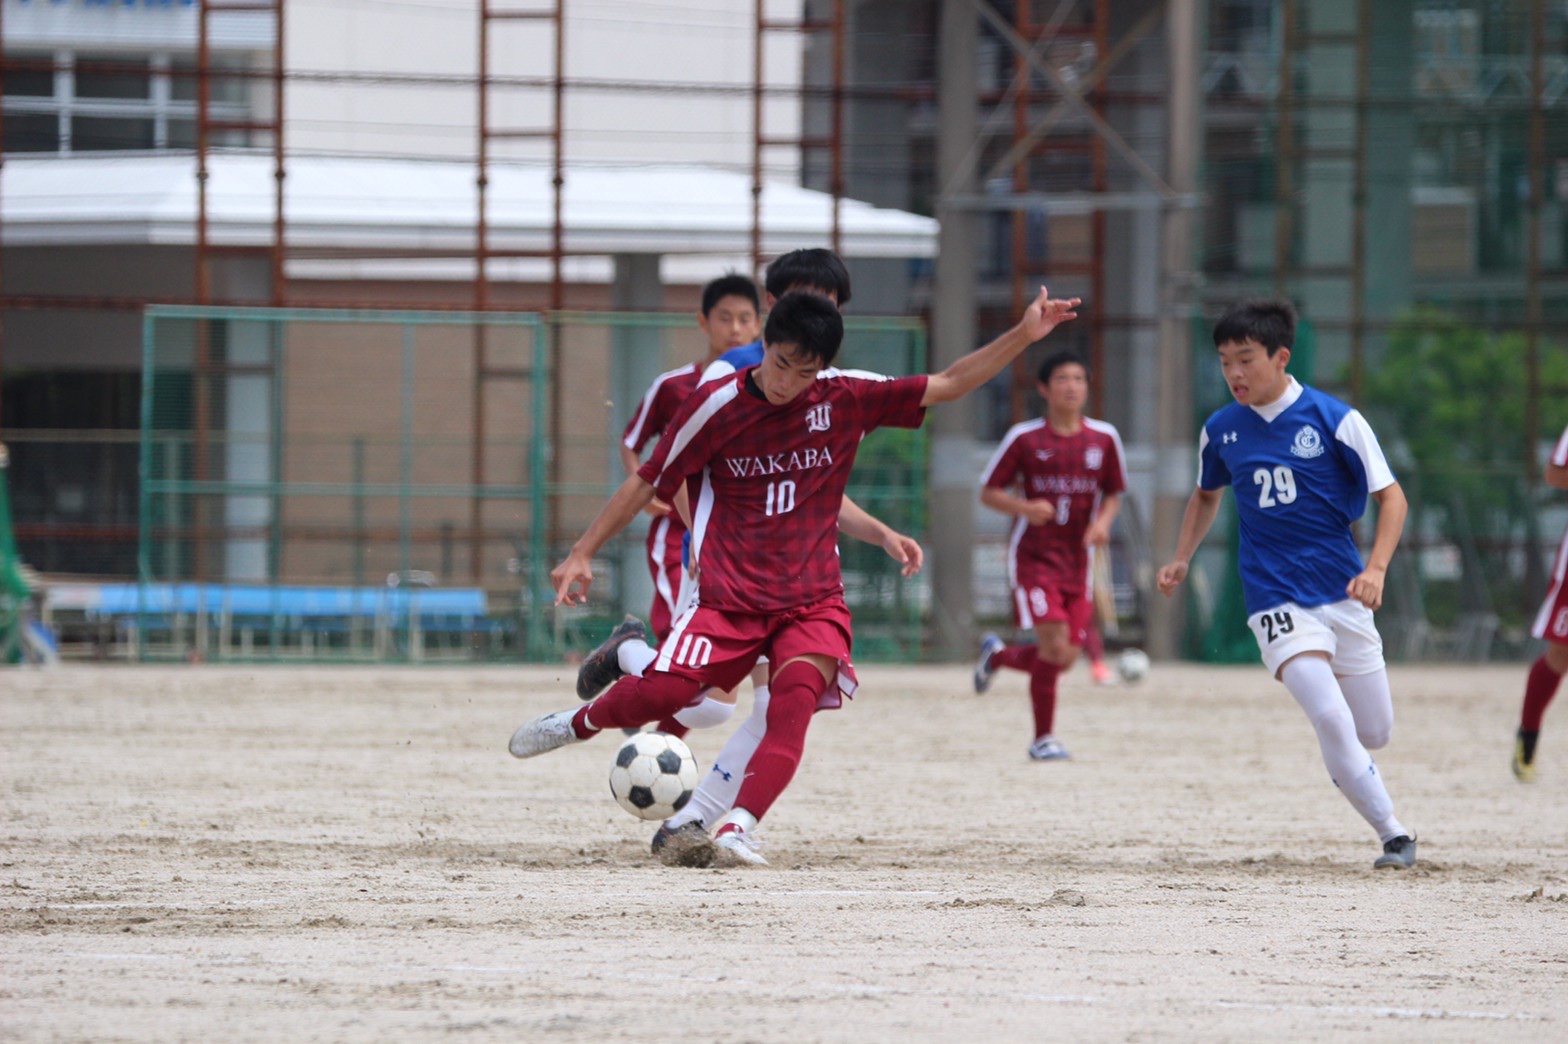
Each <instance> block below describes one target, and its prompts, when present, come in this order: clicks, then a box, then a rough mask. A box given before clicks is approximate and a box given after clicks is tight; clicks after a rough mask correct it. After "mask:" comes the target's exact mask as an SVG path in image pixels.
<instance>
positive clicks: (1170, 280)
mask: <svg viewBox="0 0 1568 1044" xmlns="http://www.w3.org/2000/svg"><path fill="white" fill-rule="evenodd" d="M1165 33H1166V46H1167V54H1168V56H1169V62H1170V79H1169V84H1170V88H1169V89H1170V100H1169V104H1168V106H1167V112H1168V114H1169V122H1168V130H1167V134H1168V138H1167V141H1168V145H1167V152H1166V181H1167V183H1168V184H1169V185H1170V187H1171V188H1172V189H1173V190H1175V191H1176V192H1177V193H1181V194H1183V195H1185V194H1188V193H1191V192H1193V191H1194V190H1195V189H1196V187H1197V178H1198V167H1199V163H1200V159H1201V156H1202V152H1203V119H1202V113H1201V110H1200V104H1199V103H1200V101H1201V97H1200V93H1199V83H1198V77H1199V73H1200V69H1199V60H1200V55H1201V42H1202V39H1203V22H1202V8H1201V6H1200V5H1199V3H1198V0H1171V2H1170V3H1169V4H1168V5H1167V7H1166V10H1165ZM1193 220H1194V219H1193V212H1192V210H1190V209H1188V208H1185V207H1177V206H1169V207H1167V208H1166V209H1165V212H1164V215H1163V217H1162V220H1161V230H1160V240H1161V255H1162V257H1161V272H1160V325H1159V331H1160V361H1159V372H1160V383H1159V389H1160V394H1159V398H1158V399H1157V400H1156V402H1157V404H1158V405H1157V408H1156V412H1157V437H1158V442H1159V448H1158V457H1157V461H1158V463H1157V464H1156V468H1155V478H1156V482H1157V483H1158V485H1157V487H1156V492H1155V502H1154V559H1155V562H1156V563H1163V562H1165V561H1167V560H1168V559H1169V558H1170V555H1171V553H1172V552H1173V551H1174V550H1175V548H1176V540H1177V537H1178V536H1179V534H1180V532H1181V520H1182V515H1183V513H1184V511H1185V510H1186V504H1187V498H1188V497H1189V496H1191V494H1192V485H1193V481H1194V479H1195V477H1196V476H1195V467H1196V464H1195V461H1194V459H1193V449H1194V447H1195V446H1196V444H1197V433H1196V432H1195V431H1194V430H1193V424H1192V343H1191V330H1192V324H1191V321H1190V316H1191V312H1192V308H1193V292H1194V285H1193V256H1194V249H1193V248H1194V241H1193ZM1183 596H1184V593H1183V595H1174V596H1172V597H1171V598H1169V599H1166V598H1162V597H1160V596H1159V595H1155V596H1154V597H1153V598H1152V599H1150V613H1149V652H1150V654H1151V655H1152V656H1154V657H1156V658H1157V659H1163V658H1169V657H1171V656H1174V655H1175V654H1176V653H1177V651H1178V638H1179V636H1180V634H1181V631H1182V627H1183V626H1184V624H1185V614H1184V613H1183V612H1182V604H1183V603H1182V600H1181V599H1182V597H1183Z"/></svg>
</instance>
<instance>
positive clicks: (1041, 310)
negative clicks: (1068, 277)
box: [1019, 286, 1083, 341]
mask: <svg viewBox="0 0 1568 1044" xmlns="http://www.w3.org/2000/svg"><path fill="white" fill-rule="evenodd" d="M1081 303H1083V299H1082V298H1078V297H1068V298H1055V297H1052V296H1051V295H1050V293H1049V292H1048V291H1047V290H1046V289H1045V287H1043V286H1042V287H1041V288H1040V296H1039V297H1036V298H1035V299H1034V300H1033V301H1032V302H1030V304H1029V307H1028V308H1026V309H1024V317H1023V319H1021V320H1019V326H1021V327H1022V328H1023V330H1024V332H1025V333H1026V334H1028V335H1029V339H1030V340H1031V341H1038V340H1039V339H1040V338H1042V337H1044V336H1045V335H1046V334H1048V333H1050V332H1051V331H1052V330H1054V329H1056V328H1057V327H1058V326H1060V325H1062V324H1063V323H1065V322H1067V321H1068V320H1070V319H1076V318H1078V313H1077V312H1076V311H1074V309H1075V308H1077V307H1078V306H1079V305H1080V304H1081Z"/></svg>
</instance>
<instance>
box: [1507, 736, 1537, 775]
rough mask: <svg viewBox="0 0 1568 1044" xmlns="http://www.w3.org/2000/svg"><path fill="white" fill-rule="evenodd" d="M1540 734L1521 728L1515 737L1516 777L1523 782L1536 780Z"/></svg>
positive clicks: (1514, 765)
mask: <svg viewBox="0 0 1568 1044" xmlns="http://www.w3.org/2000/svg"><path fill="white" fill-rule="evenodd" d="M1539 736H1540V733H1538V732H1526V731H1525V730H1524V729H1520V730H1519V733H1518V735H1517V736H1515V737H1514V763H1513V769H1514V778H1515V779H1517V780H1518V781H1519V782H1521V783H1534V782H1535V741H1536V739H1537V738H1538V737H1539Z"/></svg>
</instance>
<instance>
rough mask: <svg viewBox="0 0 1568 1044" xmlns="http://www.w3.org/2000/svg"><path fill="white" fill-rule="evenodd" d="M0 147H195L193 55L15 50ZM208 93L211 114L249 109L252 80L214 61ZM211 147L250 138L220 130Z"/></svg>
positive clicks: (238, 62)
mask: <svg viewBox="0 0 1568 1044" xmlns="http://www.w3.org/2000/svg"><path fill="white" fill-rule="evenodd" d="M7 64H8V68H7V70H6V74H5V82H4V84H3V89H4V91H5V130H4V141H3V147H4V148H5V150H6V151H7V152H16V153H48V152H73V153H76V152H117V151H128V150H134V151H147V152H150V151H163V150H173V151H187V150H190V149H194V148H195V147H196V130H195V127H196V110H197V98H196V95H197V82H198V81H197V77H196V62H195V59H194V57H193V56H191V55H188V54H187V55H172V54H167V53H155V54H100V53H87V52H79V53H73V52H70V51H60V52H58V53H46V52H16V53H13V54H11V55H9V56H8V62H7ZM213 67H214V75H213V77H212V79H211V81H210V91H209V94H208V97H209V102H210V110H209V111H210V112H211V114H212V117H213V119H215V120H227V121H243V120H247V119H249V118H250V116H251V80H250V79H249V78H248V77H247V76H243V75H223V74H222V73H223V72H224V71H229V70H233V71H238V70H241V69H243V68H245V65H244V59H243V58H242V57H228V56H225V57H221V58H215V59H214V61H213ZM209 144H211V145H213V146H244V145H249V144H251V141H250V135H249V134H247V133H245V132H243V131H224V132H222V133H220V134H215V135H214V136H213V137H212V138H211V139H209Z"/></svg>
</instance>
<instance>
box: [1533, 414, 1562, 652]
mask: <svg viewBox="0 0 1568 1044" xmlns="http://www.w3.org/2000/svg"><path fill="white" fill-rule="evenodd" d="M1551 461H1552V463H1553V464H1556V465H1557V466H1558V467H1559V468H1568V428H1564V429H1563V433H1562V435H1560V436H1558V439H1557V445H1556V446H1553V447H1552V456H1551ZM1530 633H1531V634H1533V635H1535V637H1537V638H1544V639H1546V640H1547V641H1549V642H1554V643H1555V644H1557V645H1568V529H1564V530H1563V539H1562V542H1561V543H1560V544H1558V545H1557V557H1556V558H1554V559H1553V560H1552V582H1551V586H1550V587H1549V588H1547V591H1546V599H1545V601H1543V602H1542V603H1541V609H1540V611H1539V612H1537V613H1536V614H1535V625H1534V626H1533V627H1531V628H1530Z"/></svg>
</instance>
